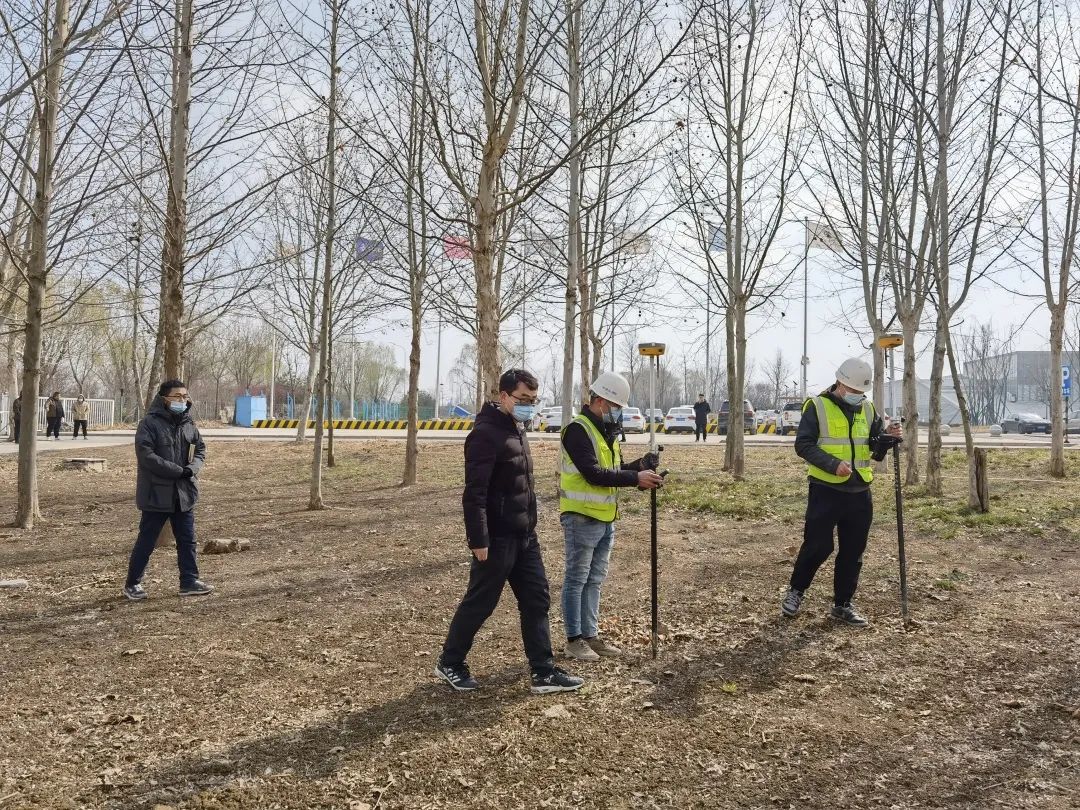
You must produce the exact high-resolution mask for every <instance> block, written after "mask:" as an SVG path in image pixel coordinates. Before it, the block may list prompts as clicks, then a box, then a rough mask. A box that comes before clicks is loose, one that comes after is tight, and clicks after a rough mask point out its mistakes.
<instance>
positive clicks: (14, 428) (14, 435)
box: [11, 394, 22, 444]
mask: <svg viewBox="0 0 1080 810" xmlns="http://www.w3.org/2000/svg"><path fill="white" fill-rule="evenodd" d="M21 420H22V394H19V395H18V396H17V397H15V399H14V401H13V402H12V403H11V440H12V441H13V442H15V444H18V443H19V427H20V425H19V422H20V421H21Z"/></svg>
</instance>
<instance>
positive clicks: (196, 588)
mask: <svg viewBox="0 0 1080 810" xmlns="http://www.w3.org/2000/svg"><path fill="white" fill-rule="evenodd" d="M213 592H214V586H213V585H211V584H209V583H207V582H203V581H202V580H201V579H197V580H195V581H194V582H189V583H188V584H187V585H181V586H180V595H181V596H208V595H209V594H211V593H213Z"/></svg>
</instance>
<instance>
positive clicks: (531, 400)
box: [507, 394, 540, 405]
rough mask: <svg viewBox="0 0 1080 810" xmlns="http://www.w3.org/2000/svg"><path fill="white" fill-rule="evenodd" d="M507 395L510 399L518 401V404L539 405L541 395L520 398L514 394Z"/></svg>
mask: <svg viewBox="0 0 1080 810" xmlns="http://www.w3.org/2000/svg"><path fill="white" fill-rule="evenodd" d="M507 396H508V397H510V399H512V400H514V402H516V403H517V404H518V405H539V404H540V397H526V398H525V399H520V398H518V397H515V396H514V395H513V394H507Z"/></svg>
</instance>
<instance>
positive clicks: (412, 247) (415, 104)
mask: <svg viewBox="0 0 1080 810" xmlns="http://www.w3.org/2000/svg"><path fill="white" fill-rule="evenodd" d="M419 62H420V55H419V53H418V52H415V53H414V59H413V63H414V65H413V75H412V83H411V86H410V92H411V95H412V98H411V103H410V105H409V117H410V120H409V175H408V176H409V181H408V183H406V185H405V212H406V217H407V224H408V229H409V230H408V256H409V317H410V328H411V330H412V336H411V337H412V340H411V343H410V345H409V400H408V409H409V412H408V430H407V432H406V435H405V469H404V471H403V473H402V476H401V485H402V486H412V485H413V484H415V483H416V466H417V456H418V455H419V452H420V451H419V447H418V446H417V444H418V443H417V433H418V424H417V423H418V422H419V416H420V415H419V404H420V351H421V347H420V338H421V337H422V336H423V327H424V324H423V312H424V292H425V289H424V287H425V284H426V282H427V190H426V185H425V182H424V144H425V139H426V137H427V131H426V128H425V126H424V120H425V119H424V114H425V110H426V106H425V105H424V103H423V99H422V98H421V96H420V94H421V93H422V92H423V91H422V90H421V88H420V77H419V67H418V66H419ZM417 206H419V210H418V209H417ZM417 216H419V222H417ZM418 227H419V231H418V230H417V229H418ZM440 330H441V324H440ZM440 338H441V331H440ZM440 349H441V347H440ZM435 376H436V378H438V376H439V375H438V373H436V375H435ZM438 403H439V380H438V379H436V380H435V406H436V407H435V409H436V415H437V414H438Z"/></svg>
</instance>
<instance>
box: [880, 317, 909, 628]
mask: <svg viewBox="0 0 1080 810" xmlns="http://www.w3.org/2000/svg"><path fill="white" fill-rule="evenodd" d="M877 345H878V348H879V349H881V350H882V352H883V353H885V352H888V354H887V357H888V360H889V404H890V406H891V405H892V401H893V390H892V389H893V385H894V384H895V382H896V369H895V368H894V366H893V350H894V349H895V348H896V347H897V346H903V345H904V338H903V337H902V336H900V335H895V334H888V335H882V336H881V337H879V338H878V339H877ZM889 418H890V419H894V420H895V419H896V414H895V413H889ZM901 421H903V420H901ZM892 457H893V489H894V490H895V492H896V557H897V560H898V561H899V563H900V615H901V617H903V620H904V626H905V627H907V624H908V593H907V553H906V552H905V549H904V492H903V489H902V487H901V484H900V445H899V443H897V444H895V445H893V449H892Z"/></svg>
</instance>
